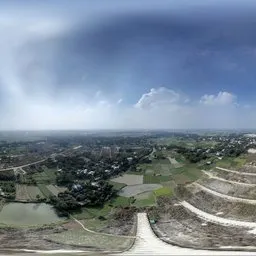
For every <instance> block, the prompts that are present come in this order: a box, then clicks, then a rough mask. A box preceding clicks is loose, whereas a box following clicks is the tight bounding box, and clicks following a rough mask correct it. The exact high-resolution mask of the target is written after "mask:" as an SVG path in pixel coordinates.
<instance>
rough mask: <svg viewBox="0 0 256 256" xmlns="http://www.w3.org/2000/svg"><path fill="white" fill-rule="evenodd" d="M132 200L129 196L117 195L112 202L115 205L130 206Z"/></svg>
mask: <svg viewBox="0 0 256 256" xmlns="http://www.w3.org/2000/svg"><path fill="white" fill-rule="evenodd" d="M130 201H131V199H130V198H129V197H124V196H117V197H116V198H115V199H112V200H111V202H110V204H111V205H113V206H122V207H126V206H130Z"/></svg>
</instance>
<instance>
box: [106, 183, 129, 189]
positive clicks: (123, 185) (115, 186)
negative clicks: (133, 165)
mask: <svg viewBox="0 0 256 256" xmlns="http://www.w3.org/2000/svg"><path fill="white" fill-rule="evenodd" d="M108 183H109V184H110V185H112V186H113V187H114V189H116V190H118V191H119V190H120V189H122V188H124V187H125V186H126V184H125V183H119V182H115V181H109V182H108Z"/></svg>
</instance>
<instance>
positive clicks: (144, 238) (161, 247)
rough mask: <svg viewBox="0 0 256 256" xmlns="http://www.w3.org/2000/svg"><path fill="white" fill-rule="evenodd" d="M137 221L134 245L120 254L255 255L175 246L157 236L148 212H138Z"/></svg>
mask: <svg viewBox="0 0 256 256" xmlns="http://www.w3.org/2000/svg"><path fill="white" fill-rule="evenodd" d="M137 223H138V227H137V238H136V241H135V243H134V245H133V247H132V248H131V249H130V250H129V251H127V252H124V253H122V254H119V255H255V253H254V252H239V251H212V250H194V249H187V248H181V247H178V246H173V245H171V244H167V243H165V242H163V241H162V240H160V239H159V238H158V237H156V235H155V234H154V232H153V230H152V229H151V227H150V224H149V222H148V219H147V215H146V213H138V222H137Z"/></svg>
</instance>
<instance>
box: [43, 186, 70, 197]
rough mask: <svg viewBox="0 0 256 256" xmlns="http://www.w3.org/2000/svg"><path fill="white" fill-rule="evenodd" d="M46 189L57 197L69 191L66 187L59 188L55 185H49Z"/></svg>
mask: <svg viewBox="0 0 256 256" xmlns="http://www.w3.org/2000/svg"><path fill="white" fill-rule="evenodd" d="M46 187H47V189H48V190H49V191H50V192H51V193H52V194H53V195H55V196H58V194H59V193H61V192H64V191H65V190H67V189H66V188H65V187H58V186H54V185H48V186H46Z"/></svg>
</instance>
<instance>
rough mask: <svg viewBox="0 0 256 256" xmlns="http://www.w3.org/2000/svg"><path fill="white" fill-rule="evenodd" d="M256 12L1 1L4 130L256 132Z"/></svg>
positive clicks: (199, 4)
mask: <svg viewBox="0 0 256 256" xmlns="http://www.w3.org/2000/svg"><path fill="white" fill-rule="evenodd" d="M255 7H256V3H255V1H249V0H243V1H236V0H193V1H191V0H187V1H186V0H179V1H176V0H161V1H155V0H129V1H120V0H108V1H100V0H86V1H82V0H76V1H71V0H70V1H66V0H61V1H60V0H55V1H50V0H45V1H32V0H26V1H25V0H13V1H8V0H5V1H2V0H0V117H1V121H0V129H1V130H43V129H199V128H200V129H209V128H210V129H242V128H249V129H254V128H256V86H255V85H256V83H255V82H256V72H255V71H256V30H255V24H256V8H255Z"/></svg>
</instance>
